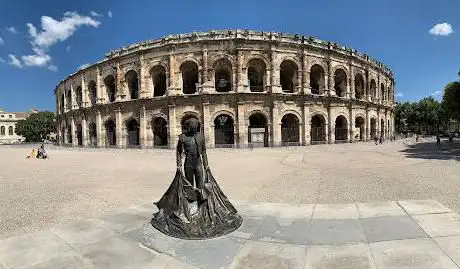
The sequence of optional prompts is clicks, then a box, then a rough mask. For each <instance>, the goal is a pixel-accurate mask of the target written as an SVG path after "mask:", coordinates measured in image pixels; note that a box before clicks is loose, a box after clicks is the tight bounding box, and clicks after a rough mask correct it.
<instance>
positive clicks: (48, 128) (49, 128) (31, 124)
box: [16, 111, 56, 142]
mask: <svg viewBox="0 0 460 269" xmlns="http://www.w3.org/2000/svg"><path fill="white" fill-rule="evenodd" d="M55 131H56V118H55V115H54V113H53V112H49V111H44V112H38V113H34V114H32V115H30V116H29V117H28V118H27V119H25V120H20V121H18V123H17V124H16V133H17V134H18V135H22V136H24V137H25V138H26V141H27V142H40V141H42V139H45V138H46V137H47V135H49V134H50V133H52V132H55Z"/></svg>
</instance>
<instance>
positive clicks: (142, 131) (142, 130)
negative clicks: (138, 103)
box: [139, 106, 147, 148]
mask: <svg viewBox="0 0 460 269" xmlns="http://www.w3.org/2000/svg"><path fill="white" fill-rule="evenodd" d="M145 116H146V115H145V106H142V107H141V110H140V111H139V138H140V141H139V144H140V146H141V148H146V147H147V136H146V131H147V123H146V120H145Z"/></svg>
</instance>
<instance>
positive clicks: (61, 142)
mask: <svg viewBox="0 0 460 269" xmlns="http://www.w3.org/2000/svg"><path fill="white" fill-rule="evenodd" d="M60 135H61V136H60V137H58V139H59V144H60V145H62V144H65V143H66V140H65V137H66V136H65V126H61V134H60Z"/></svg>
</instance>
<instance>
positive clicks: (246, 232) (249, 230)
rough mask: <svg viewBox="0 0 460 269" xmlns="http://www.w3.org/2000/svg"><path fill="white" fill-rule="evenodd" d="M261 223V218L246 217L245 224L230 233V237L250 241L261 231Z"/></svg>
mask: <svg viewBox="0 0 460 269" xmlns="http://www.w3.org/2000/svg"><path fill="white" fill-rule="evenodd" d="M261 223H262V219H261V218H251V217H244V218H243V224H242V225H241V226H240V228H238V230H236V231H234V232H232V233H230V234H229V236H232V237H236V238H241V239H249V238H251V237H252V235H253V234H254V233H255V232H256V231H257V230H258V229H259V227H260V225H261Z"/></svg>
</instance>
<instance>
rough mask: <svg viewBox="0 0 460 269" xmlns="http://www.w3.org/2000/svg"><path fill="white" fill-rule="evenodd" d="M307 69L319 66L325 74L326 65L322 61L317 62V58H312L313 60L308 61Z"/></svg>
mask: <svg viewBox="0 0 460 269" xmlns="http://www.w3.org/2000/svg"><path fill="white" fill-rule="evenodd" d="M308 63H309V64H308V69H307V70H311V68H312V67H313V66H314V65H319V66H320V67H321V68H322V69H323V70H324V71H325V72H326V70H327V64H326V63H325V62H324V61H323V60H319V59H317V58H313V59H311V58H310V59H308Z"/></svg>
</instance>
